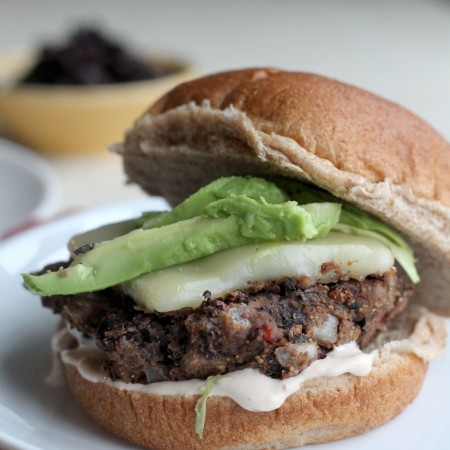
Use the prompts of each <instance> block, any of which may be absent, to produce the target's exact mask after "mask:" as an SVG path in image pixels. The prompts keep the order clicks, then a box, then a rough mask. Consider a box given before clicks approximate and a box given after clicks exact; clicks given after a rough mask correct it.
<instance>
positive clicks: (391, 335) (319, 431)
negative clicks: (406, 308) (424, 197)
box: [65, 308, 445, 450]
mask: <svg viewBox="0 0 450 450" xmlns="http://www.w3.org/2000/svg"><path fill="white" fill-rule="evenodd" d="M392 339H395V340H394V341H392ZM386 341H388V342H386ZM444 345H445V326H444V324H443V321H442V320H441V319H439V318H437V317H436V316H434V315H432V314H428V313H426V312H424V310H423V309H422V308H415V309H413V310H412V311H410V312H409V314H408V315H405V314H403V315H402V316H401V317H400V318H399V319H398V320H397V321H396V327H395V328H394V329H391V330H390V331H388V332H386V333H385V334H384V335H381V336H380V338H379V341H378V346H379V350H374V351H375V357H374V366H373V369H372V372H371V373H370V374H369V375H368V376H366V377H356V376H352V375H342V376H339V377H336V378H323V377H322V378H316V379H313V380H311V381H309V382H307V383H305V384H304V385H303V386H302V388H301V389H300V390H299V391H297V393H295V394H294V395H292V396H291V397H289V398H288V399H287V400H286V402H285V403H284V404H283V406H281V407H280V408H279V409H277V410H275V411H271V412H250V411H247V410H244V409H242V408H241V407H240V406H238V405H237V404H236V403H234V402H233V401H232V400H230V399H229V398H226V397H210V398H209V399H208V402H207V416H206V426H205V430H204V437H203V439H200V438H199V437H198V435H197V434H196V433H195V412H194V408H195V403H196V401H197V397H192V396H186V397H183V396H158V395H154V394H152V395H150V394H144V393H140V392H135V391H128V390H121V389H119V388H117V387H115V386H114V385H113V384H112V383H108V382H99V383H93V382H90V381H87V380H86V379H85V378H83V377H82V376H81V375H80V373H79V372H78V370H77V369H76V368H75V366H71V365H67V364H66V365H65V373H66V377H67V380H68V384H69V387H70V389H71V391H72V393H73V394H74V396H75V398H76V399H77V401H78V402H79V404H80V405H81V406H82V407H83V409H85V410H86V411H87V412H88V413H89V414H90V415H91V417H92V418H93V419H94V420H95V421H96V422H97V423H98V424H100V425H101V426H103V427H104V428H106V429H107V430H109V431H110V432H112V433H114V434H116V435H118V436H121V437H124V438H125V439H127V440H129V441H131V442H132V443H134V444H136V445H139V446H142V447H144V448H148V449H153V450H178V449H179V450H189V449H197V450H202V449H204V450H215V449H240V450H244V449H252V450H253V449H284V448H290V447H294V446H298V445H303V444H308V443H318V442H326V441H331V440H336V439H341V438H344V437H348V436H352V435H355V434H360V433H363V432H365V431H368V430H369V429H371V428H373V427H376V426H378V425H380V424H383V423H385V422H387V421H389V420H390V419H392V418H393V417H395V416H396V415H397V414H399V413H400V412H401V411H402V410H403V409H404V408H405V407H406V406H407V405H408V404H409V403H410V402H412V401H413V399H414V398H415V397H416V395H417V393H418V392H419V390H420V387H421V385H422V381H423V379H424V376H425V373H426V369H427V361H428V360H429V359H432V358H435V357H437V356H439V355H440V354H441V352H442V349H443V347H444Z"/></svg>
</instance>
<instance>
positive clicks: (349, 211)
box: [24, 68, 450, 449]
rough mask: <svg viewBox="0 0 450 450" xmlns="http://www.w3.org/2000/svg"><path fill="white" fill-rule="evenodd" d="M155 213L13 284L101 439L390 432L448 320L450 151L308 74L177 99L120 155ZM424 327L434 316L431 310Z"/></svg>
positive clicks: (279, 442) (151, 444)
mask: <svg viewBox="0 0 450 450" xmlns="http://www.w3.org/2000/svg"><path fill="white" fill-rule="evenodd" d="M114 151H116V152H117V153H118V154H120V155H121V157H122V159H123V164H124V170H125V172H126V174H127V176H128V178H129V180H130V182H134V183H138V184H139V185H140V186H141V187H142V188H143V189H144V190H145V191H146V192H148V193H149V194H152V195H161V196H163V197H165V198H166V199H167V201H168V202H169V203H170V205H171V206H172V207H173V209H171V210H170V211H164V212H162V211H146V212H143V214H142V216H141V217H138V218H135V219H132V220H128V221H126V222H121V223H116V224H110V225H106V226H104V227H102V228H100V229H97V230H94V231H92V232H88V233H83V234H80V235H78V236H74V237H72V239H71V240H70V242H69V248H70V251H71V255H70V257H69V260H68V261H67V262H62V263H61V262H58V263H55V264H53V265H50V266H47V267H45V268H44V269H42V270H41V271H40V272H38V273H34V274H25V275H24V282H25V286H26V287H27V288H28V289H30V290H31V291H33V292H34V293H36V294H39V295H41V296H42V302H43V305H44V306H45V307H47V308H50V309H52V310H53V312H55V313H57V314H60V315H61V318H62V322H61V325H60V326H59V328H58V329H57V331H56V332H55V335H54V338H53V349H54V351H55V353H56V355H57V358H58V360H59V361H60V362H61V367H62V369H63V371H64V375H65V378H66V380H67V383H68V385H69V388H70V390H71V391H72V393H73V395H74V397H75V399H76V400H77V401H78V402H79V404H80V405H81V406H82V408H84V409H85V410H86V411H87V413H88V414H89V415H90V416H91V417H92V418H93V420H94V421H95V422H97V423H98V424H100V425H101V426H102V427H104V428H106V429H107V430H109V431H111V432H112V433H114V434H116V435H118V436H121V437H124V438H126V439H127V440H129V441H130V442H132V443H134V444H137V445H139V446H142V447H144V448H149V449H256V448H259V449H263V448H271V449H282V448H291V447H294V446H299V445H303V444H307V443H318V442H326V441H331V440H336V439H340V438H344V437H348V436H352V435H355V434H360V433H364V432H366V431H367V430H369V429H371V428H373V427H376V426H378V425H380V424H383V423H385V422H387V421H389V420H391V419H392V418H393V417H395V416H396V415H397V414H399V413H400V412H401V411H402V410H403V409H404V408H405V407H406V406H407V405H408V404H409V403H410V402H412V401H413V399H414V398H415V397H416V395H417V394H418V392H419V390H420V387H421V384H422V381H423V379H424V376H425V373H426V370H427V366H428V362H429V361H430V360H432V359H434V358H437V357H439V356H440V355H441V353H442V350H443V348H444V346H445V339H446V336H445V326H444V324H443V321H442V319H441V318H439V317H438V315H437V314H449V312H450V306H449V302H448V289H449V282H450V256H449V255H450V238H449V236H450V233H449V227H450V209H449V207H450V178H449V177H448V173H449V172H450V145H449V144H448V143H447V142H446V141H445V140H444V139H443V138H442V137H441V136H440V135H439V134H437V133H436V132H435V131H434V130H432V129H431V128H430V127H429V126H428V125H426V124H425V123H424V122H423V121H421V120H420V119H418V118H417V117H415V116H414V115H413V114H411V113H409V112H408V111H406V110H404V109H402V108H401V107H400V106H398V105H396V104H393V103H391V102H389V101H386V100H383V99H381V98H379V97H377V96H375V95H372V94H370V93H368V92H366V91H363V90H361V89H359V88H356V87H353V86H350V85H347V84H344V83H341V82H338V81H335V80H332V79H329V78H325V77H322V76H318V75H313V74H306V73H294V72H285V71H281V70H276V69H271V68H268V69H267V68H258V69H247V70H237V71H231V72H225V73H219V74H215V75H211V76H207V77H203V78H200V79H197V80H194V81H191V82H188V83H184V84H182V85H180V86H178V87H176V88H174V89H173V90H172V91H170V92H169V93H167V94H166V95H165V96H164V97H162V98H161V99H160V100H159V101H157V102H156V104H154V105H153V106H152V107H151V108H150V109H149V110H148V111H147V112H146V113H145V114H144V115H143V116H142V117H140V118H139V119H138V120H137V121H136V123H135V124H134V126H133V127H132V128H131V129H130V130H129V131H128V132H127V133H126V135H125V138H124V141H123V143H121V144H118V145H116V146H115V147H114ZM436 313H437V314H436Z"/></svg>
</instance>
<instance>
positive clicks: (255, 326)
mask: <svg viewBox="0 0 450 450" xmlns="http://www.w3.org/2000/svg"><path fill="white" fill-rule="evenodd" d="M310 284H311V283H309V284H308V283H307V282H305V278H304V277H303V278H294V277H290V278H283V279H280V280H276V281H267V282H266V281H263V282H258V283H253V284H251V285H249V287H248V288H246V289H242V290H235V291H232V292H231V293H229V294H227V295H225V296H223V297H220V298H211V294H210V293H209V292H208V291H206V292H205V293H204V302H203V303H202V304H201V306H199V307H198V308H184V309H182V310H179V311H174V312H170V313H156V312H155V313H144V312H141V311H138V310H136V309H135V304H134V302H133V301H132V300H131V299H130V298H129V297H126V296H125V295H124V294H122V293H121V292H120V291H119V290H118V289H116V288H110V289H106V290H103V291H99V292H96V293H89V294H77V295H70V296H61V295H56V296H52V297H43V298H42V301H43V305H44V306H46V307H49V308H51V309H52V310H53V311H54V312H55V313H59V314H61V316H62V317H63V318H64V319H65V320H66V321H67V322H68V323H69V324H70V326H71V327H73V328H76V329H77V330H79V331H80V332H82V333H84V334H85V335H87V336H90V337H92V338H93V339H96V344H97V346H98V347H99V348H100V349H102V350H103V351H104V353H105V357H106V362H105V364H104V368H105V369H106V371H107V372H108V373H109V375H110V377H111V378H112V379H113V380H121V381H125V382H131V383H144V384H147V383H151V382H156V381H164V380H173V381H176V380H186V379H193V378H200V379H204V378H206V377H208V376H210V375H217V374H224V373H227V372H230V371H234V370H239V369H244V368H255V369H258V370H259V371H260V372H261V373H263V374H266V375H268V376H271V377H273V378H286V377H290V376H294V375H297V374H299V373H300V372H301V371H302V370H303V369H305V368H306V367H307V366H308V365H309V364H311V362H313V361H314V360H316V359H320V358H323V357H325V356H326V354H327V353H328V352H329V351H330V350H331V349H332V348H333V347H334V346H335V345H339V344H343V343H346V342H348V341H351V340H356V341H357V342H358V344H359V346H360V347H361V348H365V347H366V346H367V345H368V344H369V343H370V341H371V340H372V339H373V338H374V337H375V336H376V335H377V334H378V333H379V332H380V331H382V330H384V329H385V327H386V324H387V322H388V321H389V320H390V319H391V318H392V317H394V316H395V315H397V314H398V313H399V312H401V311H402V310H403V309H404V307H405V306H406V304H407V302H408V300H409V298H410V297H411V295H412V288H411V286H410V285H409V284H407V283H406V282H405V280H404V278H403V277H400V276H398V275H397V271H396V269H395V268H393V269H392V270H390V271H389V272H387V273H385V274H383V275H382V276H369V277H367V278H365V279H364V280H362V281H358V280H354V279H341V280H339V281H337V282H335V283H332V284H326V285H325V284H316V285H310Z"/></svg>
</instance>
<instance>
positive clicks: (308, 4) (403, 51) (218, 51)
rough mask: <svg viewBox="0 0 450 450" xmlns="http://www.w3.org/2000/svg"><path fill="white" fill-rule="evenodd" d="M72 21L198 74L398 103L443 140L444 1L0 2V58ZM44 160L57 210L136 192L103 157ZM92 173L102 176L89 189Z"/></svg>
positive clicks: (447, 20)
mask: <svg viewBox="0 0 450 450" xmlns="http://www.w3.org/2000/svg"><path fill="white" fill-rule="evenodd" d="M80 23H95V24H99V25H101V26H103V27H104V28H105V29H106V30H109V31H111V32H113V33H114V34H116V35H117V36H118V37H121V38H123V39H124V40H125V41H127V42H129V43H131V44H133V45H134V46H136V47H151V48H156V49H172V50H173V51H174V52H176V53H178V54H181V55H183V56H185V57H187V58H189V59H192V61H194V62H195V63H196V65H197V68H198V72H199V73H200V74H203V73H208V72H213V71H218V70H222V69H230V68H239V67H249V66H263V65H264V66H265V65H269V66H277V67H281V68H285V69H292V70H301V71H310V72H316V73H320V74H323V75H328V76H330V77H334V78H337V79H340V80H342V81H345V82H349V83H353V84H356V85H358V86H360V87H363V88H366V89H368V90H371V91H373V92H375V93H377V94H379V95H381V96H384V97H387V98H389V99H391V100H394V101H396V102H398V103H400V104H402V105H404V106H405V107H407V108H408V109H410V110H412V111H413V112H415V113H416V114H418V115H419V116H421V117H422V118H424V119H425V120H426V121H428V122H429V123H430V124H431V125H432V126H433V127H435V128H436V129H437V130H438V131H439V132H441V133H442V134H443V135H444V136H445V137H446V138H447V139H449V140H450V1H449V0H376V1H375V0H314V1H313V0H309V1H305V0H298V1H294V0H285V1H269V0H258V1H256V0H254V1H201V0H191V1H187V0H184V1H183V0H164V1H149V0H128V1H107V0H96V1H91V0H76V1H74V0H70V1H66V0H63V1H61V0H41V1H38V0H36V1H33V0H28V1H27V0H0V50H1V49H3V48H11V47H15V46H24V45H25V46H28V45H32V44H33V43H36V42H40V41H42V40H46V39H58V38H60V37H62V36H64V35H65V33H66V32H67V30H68V29H70V28H71V27H74V26H76V25H77V24H80ZM51 162H52V164H53V165H54V167H55V168H56V170H57V172H58V173H59V175H60V176H61V178H62V180H63V196H62V203H61V209H66V210H67V209H72V208H73V207H78V206H85V205H90V204H97V203H101V202H103V201H106V200H111V199H116V198H122V197H128V196H134V195H136V194H137V192H139V191H138V189H137V188H136V189H134V188H130V187H124V186H123V182H124V177H123V176H122V173H121V168H120V163H119V161H118V160H117V158H115V157H112V156H110V155H108V154H107V153H106V151H105V152H104V153H101V154H99V155H97V156H94V157H91V158H90V159H88V160H87V159H85V158H83V159H79V158H70V159H67V158H65V159H61V158H53V159H52V160H51ZM81 170H82V171H83V174H84V176H83V183H80V182H79V174H80V171H81ZM100 173H102V174H105V173H108V174H109V176H107V177H104V180H103V181H102V182H103V183H105V184H103V186H104V188H103V189H101V190H98V189H95V188H94V187H95V185H96V183H97V182H98V177H99V174H100Z"/></svg>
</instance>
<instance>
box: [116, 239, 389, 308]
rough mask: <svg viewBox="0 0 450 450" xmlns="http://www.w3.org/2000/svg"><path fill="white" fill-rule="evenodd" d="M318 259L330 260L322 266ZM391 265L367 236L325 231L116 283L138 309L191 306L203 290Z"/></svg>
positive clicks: (378, 270)
mask: <svg viewBox="0 0 450 450" xmlns="http://www.w3.org/2000/svg"><path fill="white" fill-rule="evenodd" d="M324 263H331V264H328V265H325V266H324ZM393 265H394V256H393V255H392V252H391V251H390V250H389V248H388V247H386V246H385V245H383V244H382V243H380V242H379V241H377V240H375V239H371V238H367V237H361V236H353V235H352V236H350V235H346V234H343V233H339V232H331V233H329V234H328V235H327V236H326V237H325V238H321V239H317V240H309V241H305V242H298V241H289V242H266V243H261V244H251V245H246V246H243V247H236V248H233V249H230V250H224V251H222V252H219V253H215V254H213V255H210V256H206V257H204V258H201V259H198V260H195V261H191V262H188V263H185V264H180V265H177V266H173V267H169V268H167V269H162V270H158V271H155V272H151V273H148V274H144V275H141V276H139V277H138V278H135V279H134V280H131V281H129V282H127V283H124V284H123V285H122V289H123V290H124V292H125V293H126V294H128V295H129V296H131V297H132V298H133V299H134V301H135V302H136V304H137V305H138V308H140V309H143V310H144V311H149V312H150V311H159V312H167V311H175V310H178V309H181V308H184V307H188V306H190V307H197V306H199V305H200V304H201V303H202V301H203V300H204V298H203V293H204V292H205V291H210V292H211V296H212V297H213V298H214V297H219V296H221V295H223V294H225V293H227V292H229V291H232V290H234V289H243V288H246V287H247V286H248V284H249V283H252V282H255V281H264V280H275V279H277V278H282V277H286V276H289V277H291V276H305V277H308V278H309V279H310V280H311V281H317V282H319V283H332V282H334V281H336V280H337V279H338V278H339V277H340V276H342V275H343V276H349V277H350V278H356V279H361V278H364V277H366V276H367V275H375V274H382V273H384V272H386V271H388V270H389V269H390V268H391V267H392V266H393Z"/></svg>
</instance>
